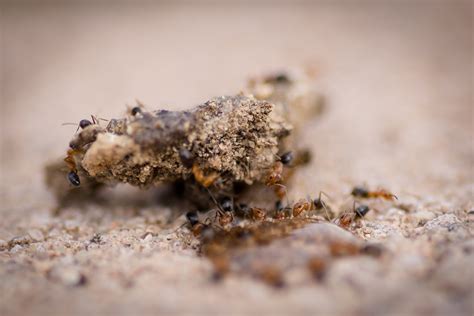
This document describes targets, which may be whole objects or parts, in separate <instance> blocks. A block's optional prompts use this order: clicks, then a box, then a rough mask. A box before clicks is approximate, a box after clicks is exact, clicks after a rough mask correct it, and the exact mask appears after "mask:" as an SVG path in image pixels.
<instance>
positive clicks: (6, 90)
mask: <svg viewBox="0 0 474 316" xmlns="http://www.w3.org/2000/svg"><path fill="white" fill-rule="evenodd" d="M0 20H1V22H0V23H1V31H2V42H1V45H2V50H1V58H2V62H1V67H2V68H1V74H2V77H1V80H2V81H1V85H0V87H1V101H0V102H1V113H2V114H1V116H0V119H1V122H0V131H1V174H0V176H1V181H0V188H1V189H0V194H1V195H0V199H1V201H2V203H1V205H0V216H1V221H0V247H1V249H2V250H0V314H1V315H33V314H34V315H43V314H44V315H46V314H48V315H64V314H68V315H85V314H90V315H96V314H97V315H105V314H114V315H121V314H123V315H125V314H152V313H153V314H156V313H159V312H161V313H163V314H178V313H180V314H181V313H185V314H191V313H193V314H194V313H197V314H204V313H216V314H224V313H225V314H231V313H232V314H241V313H244V312H247V313H252V314H257V313H259V314H272V315H274V314H287V313H292V314H313V315H314V314H318V313H319V314H321V315H351V314H352V315H363V314H376V313H380V312H386V313H387V314H392V315H412V314H430V315H432V314H440V315H441V314H443V315H445V314H448V313H449V314H451V315H472V313H473V311H474V307H473V305H472V304H473V303H472V302H473V299H474V272H473V266H474V265H473V263H474V257H473V254H474V243H473V238H472V232H473V231H472V229H473V224H472V223H473V221H474V219H473V218H472V216H474V215H470V214H469V211H471V212H472V210H473V205H472V198H473V196H472V194H473V192H472V191H473V179H474V174H473V172H474V170H473V168H472V167H473V158H474V155H473V143H472V132H473V121H472V120H473V103H472V102H473V98H472V87H473V82H472V78H473V73H472V71H473V60H472V56H473V51H472V44H473V43H472V38H473V34H472V4H471V3H470V2H460V1H451V2H448V1H440V2H428V1H426V2H425V1H420V2H410V3H408V2H403V1H391V2H388V3H376V2H374V3H369V2H363V3H362V4H359V5H352V4H342V3H341V4H339V5H329V4H320V5H318V4H315V5H298V6H287V5H283V4H281V5H275V6H272V7H269V6H266V5H250V4H248V5H231V4H224V5H219V6H218V5H211V4H209V5H200V6H197V5H189V4H182V5H164V4H163V5H159V6H158V5H157V6H151V5H140V6H138V5H105V4H103V5H90V4H89V5H85V4H84V5H72V4H71V5H49V6H38V5H27V4H18V5H7V4H2V17H1V19H0ZM305 65H312V67H315V68H316V69H317V70H318V76H319V77H318V82H317V84H318V86H319V88H320V89H321V91H322V93H323V94H324V95H325V96H326V98H327V103H328V108H329V110H328V112H327V114H326V115H325V116H324V118H322V119H321V120H315V121H312V122H311V123H310V124H309V125H308V126H307V127H306V128H305V129H304V133H303V135H302V137H301V139H300V142H301V145H302V146H309V147H310V148H311V149H312V150H313V152H314V154H315V159H314V161H313V163H312V164H311V165H310V166H308V167H306V168H305V169H304V170H301V171H300V172H298V173H297V175H296V179H295V181H294V185H293V186H292V188H291V190H290V196H291V197H292V199H296V198H299V197H305V196H306V195H307V194H311V195H316V194H317V192H319V191H320V190H323V191H325V192H328V193H330V194H331V196H332V197H333V199H334V201H335V202H334V204H335V205H337V206H340V207H347V205H346V204H348V205H350V202H348V203H346V202H345V201H347V197H348V193H349V192H350V190H351V188H352V186H354V185H356V184H363V183H366V184H368V185H370V186H372V187H378V186H381V187H385V188H387V189H390V190H391V191H393V192H395V193H396V194H397V195H398V197H399V199H400V203H398V204H391V203H384V202H380V201H375V202H372V204H371V206H372V207H373V208H374V209H376V210H377V211H372V212H371V213H369V215H368V216H367V218H366V219H365V220H364V221H363V222H362V227H361V228H360V229H359V230H358V231H357V234H358V235H359V236H360V237H362V238H364V239H367V240H372V241H380V242H382V243H383V244H384V246H385V247H387V248H388V249H390V254H389V255H388V256H387V257H384V260H375V259H370V258H347V259H343V260H340V261H338V262H337V264H335V265H334V266H332V267H331V269H330V271H329V273H328V276H327V279H326V281H325V282H323V283H317V282H313V281H311V280H308V281H307V282H300V283H298V284H295V285H291V286H288V287H286V288H284V289H280V290H276V289H273V288H271V287H269V286H267V285H264V284H263V283H261V282H258V281H255V280H253V279H251V278H248V277H240V276H236V275H234V276H230V277H228V278H226V279H225V280H224V281H222V282H221V283H213V282H211V281H210V275H211V271H212V268H211V265H210V263H209V262H208V261H207V260H206V259H204V258H200V257H198V256H197V255H196V251H195V249H194V248H193V243H191V244H189V243H187V242H184V241H183V239H180V238H177V235H176V233H174V232H173V230H172V229H165V228H164V227H165V226H164V224H163V223H165V222H166V221H167V220H168V219H169V217H170V214H171V212H172V211H171V209H170V208H169V207H168V206H163V205H162V204H160V201H157V200H156V198H155V197H154V196H153V195H152V194H150V192H148V193H142V192H138V191H136V190H131V189H129V188H126V187H119V188H116V190H115V191H114V190H110V191H108V192H107V194H110V195H107V194H106V196H105V197H106V199H108V200H109V202H108V203H106V204H105V205H102V206H97V205H91V206H90V207H86V208H81V209H79V208H75V207H71V208H68V209H66V210H64V211H63V212H62V213H61V214H60V215H59V216H53V215H52V214H51V210H52V209H53V208H54V206H55V201H54V198H53V196H52V195H51V194H50V193H49V192H48V190H47V188H46V186H45V185H44V173H43V168H44V165H45V163H46V162H48V161H50V160H51V159H55V158H57V157H59V156H61V155H63V154H64V152H65V149H66V147H67V143H68V140H69V139H70V137H71V136H72V134H73V133H74V129H75V128H74V127H72V126H66V127H65V126H61V123H63V122H76V121H78V120H80V119H82V118H86V117H88V115H90V114H97V115H99V116H101V117H105V118H109V117H116V116H120V115H122V114H123V112H124V111H125V103H130V104H131V103H132V102H134V99H135V98H139V99H140V100H142V101H143V102H145V103H146V104H149V105H150V107H153V108H154V107H156V108H161V107H166V108H170V109H183V108H188V107H190V106H191V105H194V104H198V103H200V102H202V101H204V100H207V99H208V98H210V97H212V96H215V95H223V94H230V93H234V92H236V91H238V90H239V89H240V88H241V87H242V86H243V84H244V82H245V79H246V78H247V77H248V76H249V75H251V74H255V73H259V72H261V71H265V70H269V69H275V68H277V69H278V68H285V67H298V66H305ZM117 190H119V191H120V193H119V194H117V192H116V191H117ZM349 200H350V199H349ZM171 216H172V215H171ZM180 220H181V221H182V219H179V220H178V221H177V222H176V225H179V224H180V223H181V222H180ZM96 234H100V236H101V237H100V238H99V240H98V242H90V240H91V238H92V237H93V236H94V235H96Z"/></svg>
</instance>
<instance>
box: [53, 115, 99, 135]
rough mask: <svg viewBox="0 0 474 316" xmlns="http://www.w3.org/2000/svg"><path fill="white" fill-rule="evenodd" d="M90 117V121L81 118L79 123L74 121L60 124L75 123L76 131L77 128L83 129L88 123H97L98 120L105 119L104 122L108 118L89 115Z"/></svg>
mask: <svg viewBox="0 0 474 316" xmlns="http://www.w3.org/2000/svg"><path fill="white" fill-rule="evenodd" d="M91 119H92V122H91V121H89V120H87V119H82V120H80V121H79V124H76V123H63V124H62V125H77V129H76V133H77V131H78V130H79V128H80V129H84V128H86V127H87V126H89V125H95V124H99V122H100V120H102V121H106V122H107V121H108V120H106V119H103V118H100V117H99V118H98V117H96V116H94V115H91Z"/></svg>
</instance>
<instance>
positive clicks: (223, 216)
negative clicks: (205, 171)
mask: <svg viewBox="0 0 474 316" xmlns="http://www.w3.org/2000/svg"><path fill="white" fill-rule="evenodd" d="M206 190H207V192H208V193H209V195H210V197H211V199H212V201H213V202H214V204H215V205H216V206H217V210H216V216H215V217H214V220H215V219H216V218H218V220H219V224H220V225H221V227H224V226H227V225H229V224H230V223H232V222H233V221H234V213H233V208H234V207H233V203H232V200H231V199H230V198H228V197H225V198H224V199H223V200H222V203H221V204H219V203H218V202H217V200H216V199H215V198H214V196H213V195H212V193H211V191H210V190H209V189H207V188H206Z"/></svg>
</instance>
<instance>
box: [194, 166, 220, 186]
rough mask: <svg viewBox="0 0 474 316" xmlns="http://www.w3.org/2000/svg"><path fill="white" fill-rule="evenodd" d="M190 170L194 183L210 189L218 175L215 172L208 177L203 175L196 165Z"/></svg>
mask: <svg viewBox="0 0 474 316" xmlns="http://www.w3.org/2000/svg"><path fill="white" fill-rule="evenodd" d="M192 170H193V175H194V179H196V181H197V182H198V183H199V184H201V185H202V186H203V187H205V188H208V187H210V186H211V185H212V184H213V183H214V182H215V181H216V180H217V178H218V177H219V174H218V173H216V172H212V173H210V174H208V175H206V174H204V172H203V171H202V170H201V168H199V166H198V165H197V164H194V165H193V169H192Z"/></svg>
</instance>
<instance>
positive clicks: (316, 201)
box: [313, 198, 324, 210]
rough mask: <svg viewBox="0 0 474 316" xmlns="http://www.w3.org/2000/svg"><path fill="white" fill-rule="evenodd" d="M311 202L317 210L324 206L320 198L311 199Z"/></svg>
mask: <svg viewBox="0 0 474 316" xmlns="http://www.w3.org/2000/svg"><path fill="white" fill-rule="evenodd" d="M313 204H314V207H315V208H316V209H317V210H319V209H322V208H323V207H324V205H323V201H322V200H321V198H316V199H314V200H313Z"/></svg>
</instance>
